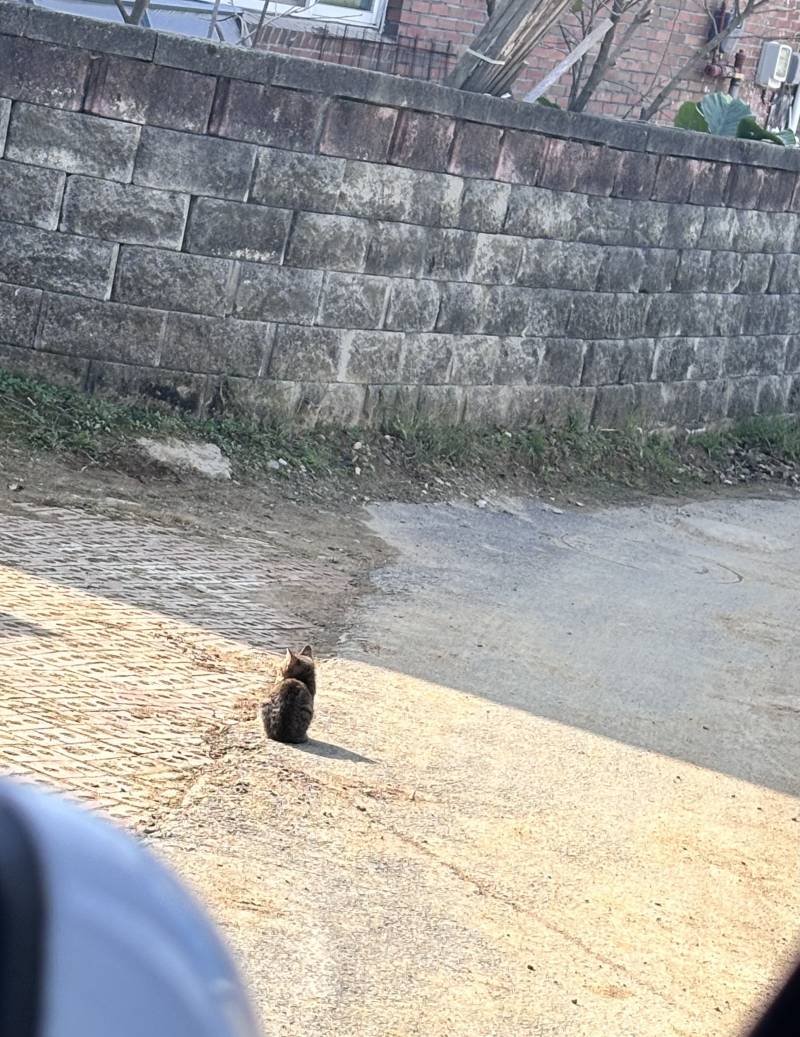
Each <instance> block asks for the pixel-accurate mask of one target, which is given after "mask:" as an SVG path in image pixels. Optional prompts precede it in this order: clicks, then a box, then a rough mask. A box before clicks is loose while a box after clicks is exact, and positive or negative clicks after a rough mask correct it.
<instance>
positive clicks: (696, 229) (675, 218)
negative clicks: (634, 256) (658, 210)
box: [651, 205, 730, 248]
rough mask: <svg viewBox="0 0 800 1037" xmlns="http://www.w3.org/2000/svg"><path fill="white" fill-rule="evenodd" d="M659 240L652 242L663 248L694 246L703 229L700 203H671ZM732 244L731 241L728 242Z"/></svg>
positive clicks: (702, 212)
mask: <svg viewBox="0 0 800 1037" xmlns="http://www.w3.org/2000/svg"><path fill="white" fill-rule="evenodd" d="M666 217H667V218H666V222H665V224H664V226H663V228H661V229H660V235H659V240H658V241H654V242H651V244H654V245H659V246H660V247H661V248H694V247H695V246H696V245H697V243H698V242H699V240H700V235H701V233H702V231H703V222H704V211H703V208H702V207H701V206H699V205H670V206H668V207H667V212H666ZM727 244H728V245H730V241H728V243H727Z"/></svg>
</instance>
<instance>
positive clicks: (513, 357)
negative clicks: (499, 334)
mask: <svg viewBox="0 0 800 1037" xmlns="http://www.w3.org/2000/svg"><path fill="white" fill-rule="evenodd" d="M543 352H544V345H543V343H542V340H541V339H538V338H510V337H509V338H501V339H499V340H498V343H497V362H496V363H495V368H494V381H495V384H496V385H535V384H536V383H537V382H538V381H539V367H540V365H541V362H542V353H543Z"/></svg>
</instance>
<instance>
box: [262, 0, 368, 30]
mask: <svg viewBox="0 0 800 1037" xmlns="http://www.w3.org/2000/svg"><path fill="white" fill-rule="evenodd" d="M268 2H269V10H270V12H272V11H274V12H275V14H285V15H291V16H292V17H293V18H308V19H310V20H314V19H316V20H317V21H321V22H322V21H324V22H337V23H338V24H340V25H361V26H366V27H369V28H373V29H377V28H380V27H381V25H382V24H383V17H384V15H385V13H386V2H387V0H297V3H295V4H291V3H289V2H286V0H268Z"/></svg>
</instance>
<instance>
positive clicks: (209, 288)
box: [113, 245, 266, 316]
mask: <svg viewBox="0 0 800 1037" xmlns="http://www.w3.org/2000/svg"><path fill="white" fill-rule="evenodd" d="M265 269H266V268H265ZM234 272H235V264H234V263H233V262H232V261H231V260H228V259H209V258H207V257H206V256H187V255H185V254H184V253H179V252H167V251H165V250H163V249H158V248H139V247H138V246H136V245H123V246H122V247H121V249H120V254H119V261H118V263H117V276H116V280H115V283H114V291H113V298H114V299H115V300H116V301H118V302H127V303H131V304H132V305H134V306H157V307H159V308H161V309H164V310H179V311H180V312H182V313H208V314H211V315H215V316H221V315H222V314H224V313H226V312H227V311H228V309H229V308H230V305H229V299H230V295H231V291H232V288H231V285H232V281H233V275H234Z"/></svg>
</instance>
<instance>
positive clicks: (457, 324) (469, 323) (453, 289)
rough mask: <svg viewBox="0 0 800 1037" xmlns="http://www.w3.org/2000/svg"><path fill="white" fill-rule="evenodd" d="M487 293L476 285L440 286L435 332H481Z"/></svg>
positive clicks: (450, 284)
mask: <svg viewBox="0 0 800 1037" xmlns="http://www.w3.org/2000/svg"><path fill="white" fill-rule="evenodd" d="M487 291H488V290H487V289H486V288H484V287H483V285H477V284H458V283H445V284H442V285H440V294H441V302H440V305H439V316H438V318H437V321H436V329H437V331H447V332H466V333H470V332H479V331H482V330H483V320H484V312H485V309H486V302H487Z"/></svg>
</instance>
